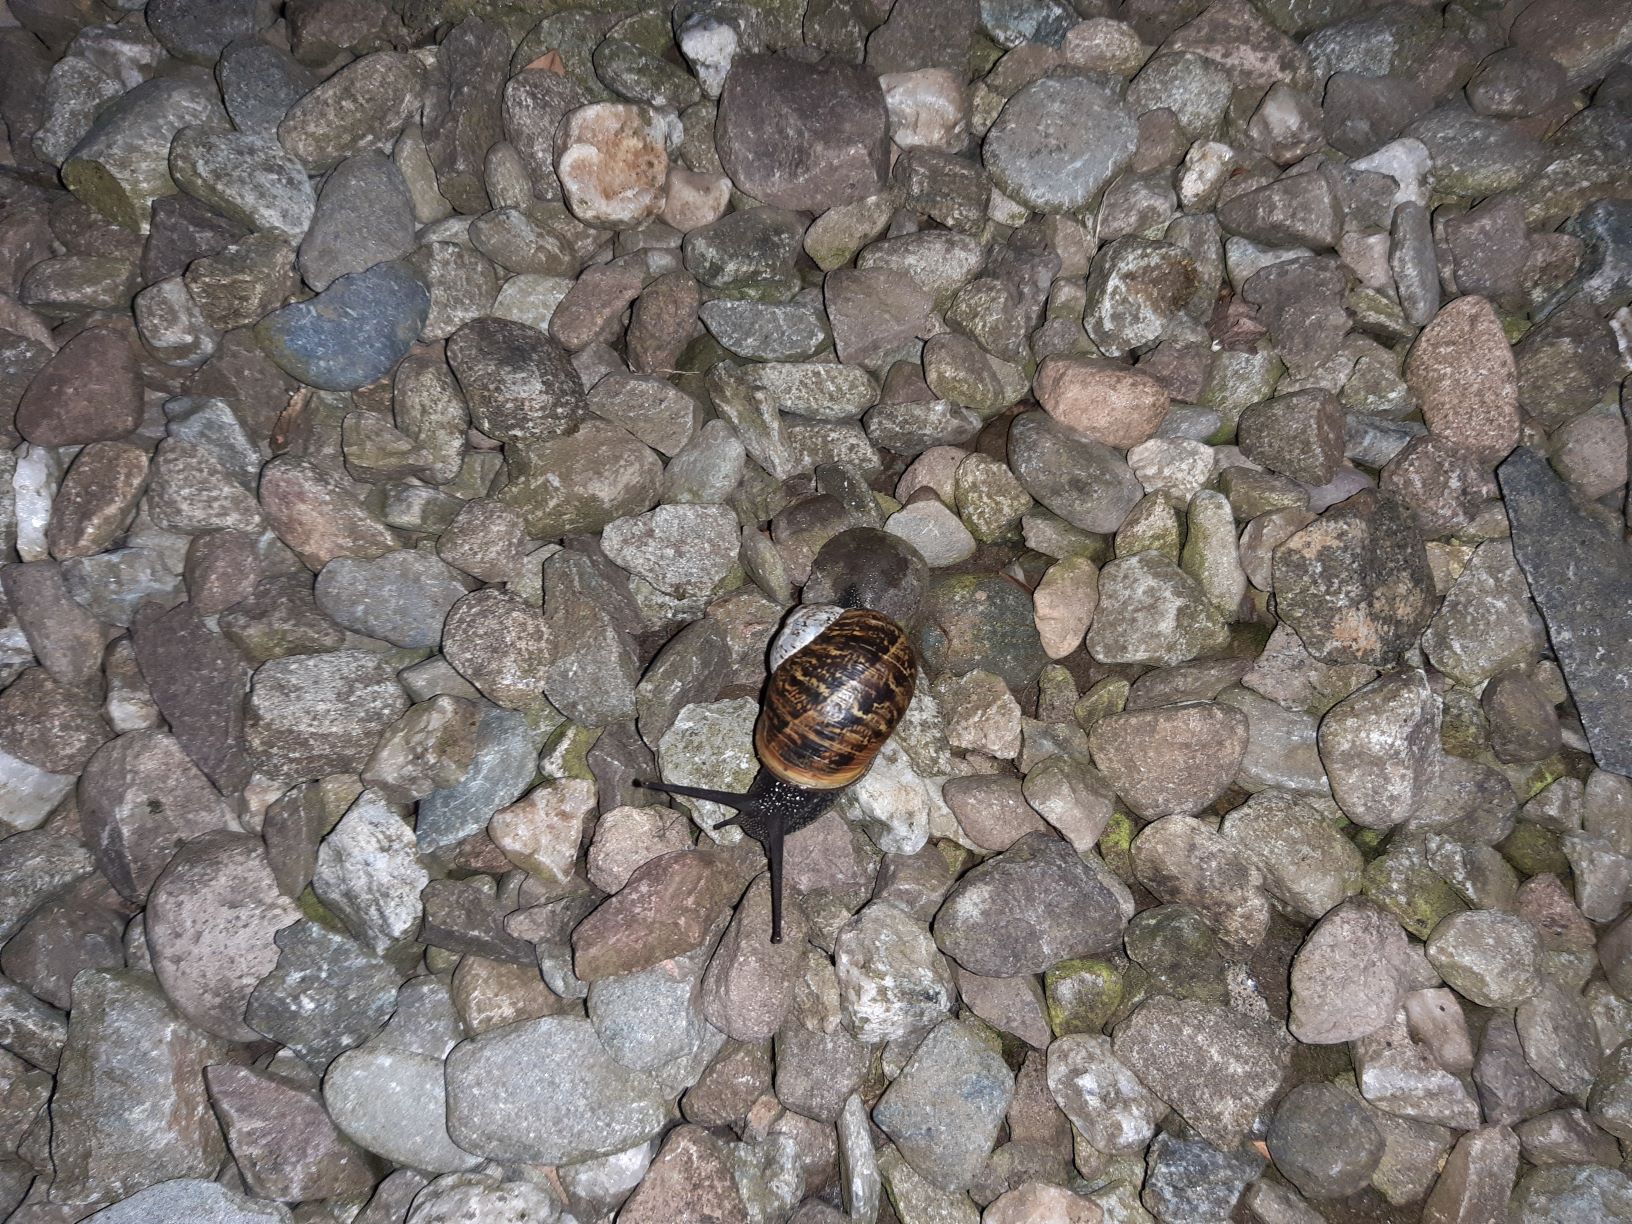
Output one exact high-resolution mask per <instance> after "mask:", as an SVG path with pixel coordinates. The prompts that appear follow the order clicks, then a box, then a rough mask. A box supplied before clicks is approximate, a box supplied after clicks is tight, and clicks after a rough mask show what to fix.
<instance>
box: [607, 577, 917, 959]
mask: <svg viewBox="0 0 1632 1224" xmlns="http://www.w3.org/2000/svg"><path fill="white" fill-rule="evenodd" d="M770 662H771V678H770V682H769V683H768V684H767V685H766V689H765V700H764V703H763V704H762V705H761V706H760V711H759V719H758V721H757V722H756V723H755V724H754V751H755V753H756V754H757V755H758V757H759V760H760V770H759V773H758V775H757V776H756V777H755V778H754V783H753V785H752V786H750V787H749V788H748V790H747V793H745V794H741V795H736V794H730V793H728V792H726V791H717V790H707V789H704V788H702V787H697V786H671V785H669V784H668V783H666V782H642V781H637V782H636V783H635V785H637V786H643V787H645V788H647V789H648V790H658V791H664V792H666V793H667V794H671V795H679V796H681V797H683V798H690V799H707V800H711V801H712V802H714V803H722V804H724V805H726V806H727V807H731V808H735V809H736V811H737V813H738V814H737V815H736V816H735V817H733V818H732V819H730V820H727V821H724V822H722V823H721V824H718V825H716V826H715V828H718V829H723V828H727V827H729V826H731V825H736V826H737V827H738V828H740V829H741V830H742V831H743V832H744V833H746V834H748V836H749V837H752V838H753V839H754V840H755V841H757V842H759V843H760V844H762V845H763V846H764V847H765V853H766V857H767V858H768V859H769V860H770V870H771V942H772V943H781V942H782V843H783V839H785V838H786V837H787V836H788V835H789V834H790V833H796V832H798V831H799V830H800V829H802V828H804V827H805V826H806V825H808V824H810V823H811V822H812V821H814V820H815V819H816V818H817V817H818V816H820V815H821V814H822V813H823V812H825V811H827V809H828V808H830V807H831V806H833V804H834V802H835V801H836V800H837V799H838V797H839V795H840V794H841V793H842V792H843V790H844V788H845V787H847V786H849V785H850V784H851V783H852V782H854V781H856V780H857V779H858V778H860V777H861V776H862V775H863V774H865V773H866V772H867V770H868V767H869V766H871V765H872V763H873V758H874V757H875V756H877V755H878V752H879V749H881V748H883V747H884V743H885V741H886V740H888V739H889V738H890V735H891V733H892V732H893V731H894V730H895V728H896V724H897V723H899V722H900V721H901V717H902V715H904V714H905V713H906V712H907V706H908V705H909V704H910V703H911V701H912V691H913V685H914V682H915V678H916V665H915V663H914V661H913V655H912V646H911V644H910V643H909V642H908V640H907V634H906V631H905V630H904V629H902V628H901V626H900V625H898V624H896V623H895V622H894V621H893V620H891V619H890V618H889V617H887V616H885V615H884V614H883V613H882V612H874V611H873V610H872V609H870V608H856V607H851V608H840V607H835V606H832V605H807V606H806V607H803V608H800V609H798V610H797V611H795V612H794V614H793V615H792V616H790V617H789V618H788V623H787V625H786V626H785V627H784V628H783V630H782V632H781V633H780V634H779V635H778V636H777V639H776V641H775V643H774V644H773V645H772V647H771V659H770Z"/></svg>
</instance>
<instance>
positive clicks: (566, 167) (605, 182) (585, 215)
mask: <svg viewBox="0 0 1632 1224" xmlns="http://www.w3.org/2000/svg"><path fill="white" fill-rule="evenodd" d="M666 136H667V125H666V124H665V123H664V122H663V121H662V120H661V119H660V118H658V117H657V116H655V115H653V114H652V113H651V112H650V111H648V110H647V109H646V108H645V107H643V106H636V105H635V104H633V103H630V102H592V103H590V104H589V105H588V106H580V107H579V108H578V109H577V110H575V111H572V112H570V113H569V114H568V115H567V116H566V118H564V119H563V120H562V121H561V126H560V128H559V129H558V130H557V132H556V138H555V150H556V152H555V174H556V177H557V178H559V179H560V180H561V190H562V192H563V193H564V194H565V196H566V201H567V206H568V207H569V208H570V209H572V211H573V213H574V215H576V216H577V217H578V219H579V220H581V221H584V222H586V223H588V224H590V225H608V226H616V227H627V226H635V225H639V224H640V223H641V222H642V221H646V220H649V219H650V218H652V217H655V216H656V215H657V212H658V210H659V209H660V208H662V207H663V198H664V190H663V189H664V184H665V182H666V180H667V178H668V172H669V155H668V150H667V148H666V147H665V141H666Z"/></svg>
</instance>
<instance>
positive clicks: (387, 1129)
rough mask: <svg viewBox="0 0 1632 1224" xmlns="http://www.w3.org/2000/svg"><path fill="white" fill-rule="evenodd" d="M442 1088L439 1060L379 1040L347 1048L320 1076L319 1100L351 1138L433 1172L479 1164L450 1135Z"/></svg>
mask: <svg viewBox="0 0 1632 1224" xmlns="http://www.w3.org/2000/svg"><path fill="white" fill-rule="evenodd" d="M445 1092H446V1087H445V1076H444V1072H443V1069H442V1060H441V1059H440V1058H438V1057H437V1056H436V1055H434V1054H430V1053H423V1052H421V1051H418V1050H411V1049H399V1048H396V1047H393V1046H390V1045H386V1044H384V1043H378V1044H376V1043H374V1042H370V1043H369V1044H368V1045H366V1046H364V1047H362V1048H361V1049H357V1050H347V1051H346V1052H345V1053H344V1054H342V1055H340V1057H339V1058H337V1059H335V1060H334V1062H333V1063H332V1064H330V1066H329V1070H328V1073H327V1074H326V1075H325V1076H324V1077H323V1103H324V1104H325V1105H326V1106H327V1107H328V1110H329V1115H330V1117H332V1118H333V1119H334V1122H335V1125H336V1126H338V1127H339V1128H340V1129H341V1130H342V1131H344V1132H345V1134H346V1136H347V1137H348V1138H350V1139H351V1140H352V1142H354V1143H356V1144H357V1145H358V1146H359V1147H363V1148H367V1149H368V1150H369V1151H371V1152H376V1153H378V1154H379V1155H381V1156H384V1157H385V1158H386V1159H387V1160H390V1161H394V1162H396V1163H398V1164H405V1165H409V1166H411V1167H413V1168H416V1169H427V1170H429V1171H430V1172H432V1173H452V1172H455V1171H458V1170H461V1169H473V1168H475V1167H476V1166H477V1165H478V1164H480V1163H481V1160H480V1158H479V1157H477V1156H475V1155H472V1154H471V1153H470V1152H468V1151H466V1150H464V1149H463V1148H461V1147H460V1146H459V1145H458V1144H456V1143H455V1142H454V1141H453V1140H452V1139H451V1138H449V1136H448V1110H447V1106H446V1104H445V1095H444V1094H445Z"/></svg>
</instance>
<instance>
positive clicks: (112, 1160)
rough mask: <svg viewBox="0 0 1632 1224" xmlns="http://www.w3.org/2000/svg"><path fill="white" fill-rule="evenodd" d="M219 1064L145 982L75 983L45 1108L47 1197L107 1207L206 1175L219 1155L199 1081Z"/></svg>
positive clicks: (116, 976) (215, 1051)
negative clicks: (49, 1168) (48, 1117)
mask: <svg viewBox="0 0 1632 1224" xmlns="http://www.w3.org/2000/svg"><path fill="white" fill-rule="evenodd" d="M229 1059H230V1053H229V1048H228V1047H227V1046H226V1044H225V1043H223V1042H221V1041H218V1040H217V1039H215V1038H213V1037H209V1036H207V1035H205V1034H204V1033H201V1032H199V1031H198V1030H197V1029H194V1028H193V1027H192V1026H191V1025H189V1024H188V1023H187V1022H186V1021H184V1020H183V1019H181V1017H180V1016H178V1015H176V1013H175V1012H173V1011H172V1010H171V1009H170V1006H169V1004H168V1003H166V1002H165V998H164V995H163V994H162V993H161V992H160V990H159V986H158V983H157V982H155V981H154V979H153V977H152V975H150V974H146V973H141V972H137V971H134V970H130V971H125V970H120V971H106V970H89V971H86V972H85V973H82V974H81V975H80V976H79V978H78V979H77V980H76V981H75V983H74V1011H73V1020H72V1023H71V1024H70V1026H69V1030H68V1044H67V1045H66V1046H65V1047H64V1049H63V1052H62V1065H61V1068H60V1070H59V1071H58V1073H57V1089H56V1093H55V1094H54V1096H53V1100H52V1115H53V1121H52V1127H51V1162H52V1164H53V1165H54V1166H55V1169H56V1178H55V1180H54V1182H53V1189H54V1192H55V1194H56V1196H57V1197H58V1198H60V1199H62V1200H64V1201H67V1202H80V1203H98V1202H107V1201H109V1200H110V1199H117V1198H122V1197H125V1196H128V1195H132V1194H135V1193H136V1192H138V1191H140V1190H143V1189H146V1188H147V1187H149V1186H152V1185H155V1184H156V1183H158V1182H164V1181H168V1180H170V1179H171V1178H177V1177H209V1176H211V1175H213V1174H214V1172H215V1169H216V1166H218V1165H219V1164H220V1163H221V1160H222V1158H223V1157H224V1156H225V1155H226V1145H225V1144H224V1143H223V1142H222V1139H221V1131H220V1128H219V1127H218V1126H217V1125H216V1121H215V1117H214V1115H213V1114H211V1112H210V1105H209V1100H208V1098H207V1097H206V1096H205V1091H204V1075H203V1072H204V1068H205V1066H207V1065H208V1064H210V1063H214V1062H221V1061H227V1060H229Z"/></svg>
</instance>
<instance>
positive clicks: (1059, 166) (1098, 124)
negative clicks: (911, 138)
mask: <svg viewBox="0 0 1632 1224" xmlns="http://www.w3.org/2000/svg"><path fill="white" fill-rule="evenodd" d="M1138 141H1139V128H1138V125H1137V124H1136V123H1135V122H1134V118H1133V114H1132V112H1131V111H1129V110H1128V108H1127V107H1126V106H1124V105H1123V104H1122V103H1121V102H1120V101H1119V100H1118V99H1117V97H1116V95H1115V94H1113V93H1111V92H1109V91H1108V90H1106V89H1104V88H1103V87H1101V86H1100V85H1098V84H1097V83H1095V82H1094V81H1091V80H1088V79H1087V78H1085V77H1045V78H1044V79H1042V80H1040V81H1034V82H1032V83H1031V84H1030V85H1027V86H1026V87H1025V88H1024V89H1022V90H1020V91H1019V92H1018V93H1016V94H1015V95H1014V96H1013V97H1012V98H1010V99H1009V101H1008V103H1007V104H1006V105H1005V106H1004V107H1003V110H1002V112H1001V113H1000V114H999V115H998V117H997V122H996V123H994V124H992V127H991V130H990V131H989V132H987V134H986V143H985V145H984V146H983V148H982V154H983V156H984V158H985V162H986V167H987V169H988V170H989V171H990V172H991V175H992V178H993V179H994V180H995V181H996V183H997V185H998V187H1000V188H1001V189H1002V190H1003V192H1004V194H1005V195H1008V196H1009V197H1011V198H1012V199H1015V200H1018V201H1019V202H1020V203H1022V204H1024V205H1025V206H1026V207H1027V208H1030V209H1032V210H1033V211H1035V212H1045V213H1064V212H1072V211H1074V210H1076V209H1078V208H1081V207H1082V206H1083V205H1085V204H1087V203H1088V202H1089V201H1091V200H1092V199H1093V198H1094V197H1095V196H1096V195H1098V194H1099V192H1100V189H1101V188H1103V187H1104V186H1105V185H1106V184H1107V183H1109V182H1110V181H1111V179H1113V178H1114V177H1116V175H1117V173H1118V172H1120V171H1121V170H1122V169H1123V168H1124V167H1125V166H1127V164H1128V163H1129V162H1130V161H1132V160H1133V151H1134V148H1135V146H1136V145H1137V144H1138Z"/></svg>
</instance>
